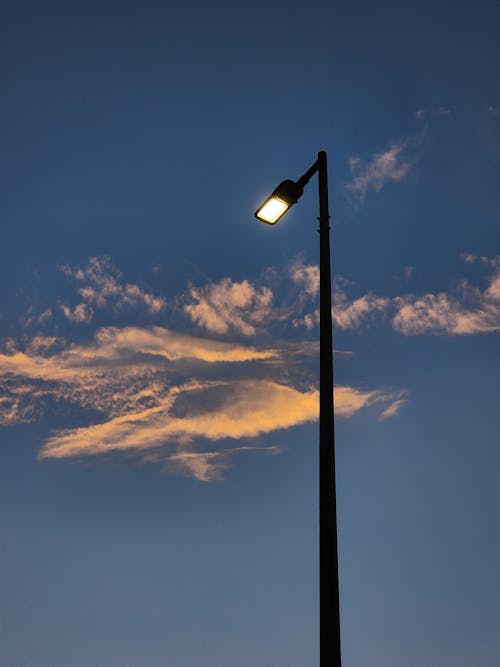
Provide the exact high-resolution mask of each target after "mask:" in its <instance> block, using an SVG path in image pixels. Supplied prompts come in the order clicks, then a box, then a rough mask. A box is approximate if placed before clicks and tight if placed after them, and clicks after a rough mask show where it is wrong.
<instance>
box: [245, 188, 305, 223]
mask: <svg viewBox="0 0 500 667" xmlns="http://www.w3.org/2000/svg"><path fill="white" fill-rule="evenodd" d="M303 191H304V190H303V188H302V187H301V186H300V185H298V184H297V183H295V181H291V180H289V179H288V180H286V181H283V182H282V183H280V184H279V185H278V187H277V188H275V189H274V190H273V192H272V193H271V195H270V196H269V197H268V198H267V199H266V200H265V201H264V203H263V204H261V205H260V206H259V208H258V209H257V210H256V211H255V217H256V218H257V220H261V221H262V222H266V223H267V224H268V225H274V224H275V223H276V222H278V220H279V219H280V218H282V217H283V216H284V215H285V213H286V212H287V211H288V209H289V208H290V206H293V205H294V204H295V203H296V202H297V201H298V200H299V198H300V197H301V195H302V193H303Z"/></svg>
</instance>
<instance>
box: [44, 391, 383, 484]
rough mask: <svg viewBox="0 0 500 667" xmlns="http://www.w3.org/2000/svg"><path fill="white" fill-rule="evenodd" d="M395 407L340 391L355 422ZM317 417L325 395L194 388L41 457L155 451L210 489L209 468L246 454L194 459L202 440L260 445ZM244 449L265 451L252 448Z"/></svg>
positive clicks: (77, 432) (66, 434) (55, 443)
mask: <svg viewBox="0 0 500 667" xmlns="http://www.w3.org/2000/svg"><path fill="white" fill-rule="evenodd" d="M393 399H394V396H393V395H392V394H385V393H384V392H381V391H360V390H357V389H353V388H352V387H337V388H336V389H335V405H336V412H337V415H338V416H343V417H352V416H353V415H354V414H356V413H357V412H359V411H360V410H362V409H363V408H366V407H368V406H372V405H374V404H381V405H382V406H385V405H386V404H387V402H392V401H393ZM387 416H389V415H387ZM317 417H318V391H317V390H316V389H314V388H311V389H307V390H305V391H300V390H298V389H295V388H293V387H290V386H287V385H283V384H280V383H277V382H273V381H270V380H243V381H242V380H236V381H226V382H207V383H198V382H192V383H188V384H186V385H183V386H179V387H172V388H171V389H170V390H169V392H168V395H167V396H165V398H164V399H163V400H162V401H161V402H159V404H158V405H155V406H154V407H153V408H149V409H147V410H142V411H140V412H136V413H127V414H125V415H122V416H119V417H115V418H113V419H111V420H109V421H106V422H104V423H101V424H94V425H92V426H89V427H86V428H78V429H71V430H65V431H62V432H59V433H57V434H55V435H54V436H52V437H51V438H50V439H49V440H48V441H47V442H46V444H45V445H44V447H43V449H42V451H41V453H40V457H41V458H68V457H82V456H96V455H103V454H109V453H111V452H113V451H129V452H135V453H136V454H139V455H140V454H141V453H143V452H144V451H146V452H147V456H150V452H151V451H153V452H154V451H156V450H158V449H159V448H161V449H162V454H161V456H162V457H163V460H164V461H166V462H169V461H174V462H179V461H183V462H184V464H185V465H188V467H189V468H190V469H191V471H192V472H193V474H195V476H197V477H198V478H199V479H202V480H205V481H206V477H207V464H208V463H209V461H210V462H211V463H213V462H214V461H217V460H218V459H220V460H221V462H222V463H224V462H227V458H228V457H229V455H230V453H231V452H235V451H242V448H241V447H239V448H236V449H234V448H233V449H230V450H227V449H222V450H220V451H217V452H213V451H211V452H210V453H207V452H199V451H196V450H195V451H193V449H192V448H193V446H194V445H195V443H199V442H200V440H201V441H203V440H209V441H212V442H218V441H221V440H225V439H230V440H240V439H245V440H247V439H254V438H256V437H258V436H260V435H263V434H269V433H273V432H276V431H280V430H283V429H288V428H291V427H293V426H297V425H299V424H304V423H307V422H312V421H315V420H316V419H317ZM172 448H173V451H172ZM244 449H252V450H260V449H261V448H260V447H259V446H251V447H248V446H245V447H244ZM158 456H160V454H158ZM200 465H201V466H202V467H201V470H200Z"/></svg>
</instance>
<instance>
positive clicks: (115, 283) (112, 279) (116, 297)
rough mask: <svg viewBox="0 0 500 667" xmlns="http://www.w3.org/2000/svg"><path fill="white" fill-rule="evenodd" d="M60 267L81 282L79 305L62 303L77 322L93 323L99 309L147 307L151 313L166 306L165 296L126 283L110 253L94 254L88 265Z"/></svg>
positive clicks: (67, 274) (66, 313)
mask: <svg viewBox="0 0 500 667" xmlns="http://www.w3.org/2000/svg"><path fill="white" fill-rule="evenodd" d="M59 269H60V270H61V271H62V272H63V273H64V275H66V276H68V277H69V278H72V279H73V280H75V281H76V283H77V285H78V293H79V295H80V298H81V301H80V303H78V304H76V305H75V306H69V305H67V304H64V303H63V304H61V311H62V312H63V314H64V316H65V317H66V318H67V319H68V320H70V322H73V323H78V324H82V323H89V322H91V321H92V319H93V317H94V309H95V308H100V309H104V308H106V307H107V308H111V309H112V310H114V311H121V310H123V309H124V308H127V307H129V308H130V307H144V308H145V309H146V312H148V313H149V314H155V313H159V312H160V311H162V310H163V309H164V308H165V299H164V298H162V297H158V296H155V295H154V294H151V293H150V292H148V291H146V290H145V289H144V288H142V287H140V286H139V285H136V284H134V283H128V282H123V274H122V273H121V271H119V270H118V269H117V268H116V267H115V266H113V264H112V262H111V259H110V258H109V257H108V256H107V255H103V256H99V257H90V258H89V261H88V264H87V265H86V266H84V267H80V266H77V267H72V266H70V265H68V264H63V265H61V266H60V267H59Z"/></svg>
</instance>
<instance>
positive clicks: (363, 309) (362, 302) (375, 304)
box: [332, 289, 390, 331]
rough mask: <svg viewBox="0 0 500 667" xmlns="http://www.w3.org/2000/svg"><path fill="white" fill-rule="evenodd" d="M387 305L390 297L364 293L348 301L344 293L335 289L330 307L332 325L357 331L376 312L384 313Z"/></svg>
mask: <svg viewBox="0 0 500 667" xmlns="http://www.w3.org/2000/svg"><path fill="white" fill-rule="evenodd" d="M389 305H390V299H387V298H384V297H379V296H374V295H373V294H364V295H363V296H361V297H359V298H357V299H354V300H353V301H349V300H348V298H347V296H346V295H345V293H344V292H343V291H342V290H340V289H337V290H336V291H335V294H334V307H333V309H332V317H333V323H334V326H336V327H337V328H339V329H343V330H349V331H357V330H359V329H360V328H361V327H362V326H363V324H365V323H366V322H368V321H369V320H372V319H373V318H374V317H375V316H376V315H377V314H382V313H385V312H386V311H387V309H388V307H389Z"/></svg>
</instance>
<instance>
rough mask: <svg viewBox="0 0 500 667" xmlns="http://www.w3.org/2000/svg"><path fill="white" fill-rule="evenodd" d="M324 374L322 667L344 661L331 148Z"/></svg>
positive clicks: (323, 274)
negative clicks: (335, 403) (338, 487)
mask: <svg viewBox="0 0 500 667" xmlns="http://www.w3.org/2000/svg"><path fill="white" fill-rule="evenodd" d="M318 186H319V188H318V189H319V230H318V231H319V276H320V278H319V281H320V294H319V298H320V306H319V308H320V315H319V316H320V353H319V354H320V371H319V373H320V379H319V580H320V585H319V600H320V602H319V606H320V611H319V619H320V620H319V625H320V629H319V631H320V667H340V665H341V660H340V598H339V576H338V547H337V494H336V484H335V433H334V420H333V342H332V276H331V268H330V266H331V264H330V213H329V210H328V171H327V160H326V153H325V152H324V151H321V152H320V153H318Z"/></svg>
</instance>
